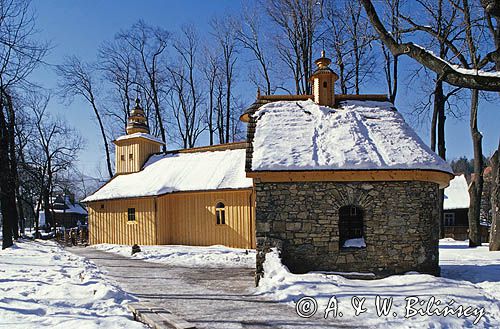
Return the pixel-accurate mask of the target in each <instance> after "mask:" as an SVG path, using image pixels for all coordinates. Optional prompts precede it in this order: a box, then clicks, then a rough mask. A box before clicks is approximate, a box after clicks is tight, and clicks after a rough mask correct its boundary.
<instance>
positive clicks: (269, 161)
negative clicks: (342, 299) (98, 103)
mask: <svg viewBox="0 0 500 329" xmlns="http://www.w3.org/2000/svg"><path fill="white" fill-rule="evenodd" d="M330 62H331V61H330V59H328V58H327V57H325V55H324V53H322V56H321V58H319V59H318V60H316V62H315V63H316V65H317V69H316V71H315V72H314V73H313V75H312V76H311V78H310V79H311V82H312V85H313V93H312V95H257V100H256V101H255V103H254V104H252V105H251V106H250V107H249V109H248V110H247V111H246V112H245V113H244V114H243V115H242V116H241V118H240V119H241V120H242V121H244V122H246V123H247V127H248V130H247V132H248V133H247V141H246V142H242V143H232V144H224V145H216V146H208V147H199V148H194V149H188V150H178V151H169V152H166V153H160V149H161V146H162V142H161V141H160V140H158V139H157V138H155V137H153V136H151V135H150V134H149V129H148V126H147V122H146V121H147V120H146V118H145V115H144V112H143V110H142V109H141V107H140V104H139V102H138V101H137V102H136V105H135V108H134V109H133V110H132V111H131V115H130V118H129V122H128V126H127V135H125V136H122V137H120V138H118V139H117V140H116V141H114V143H115V145H116V152H115V153H116V168H117V173H116V175H115V176H114V177H113V178H112V179H111V180H110V181H109V182H108V183H107V184H105V185H104V186H103V187H102V188H101V189H99V190H98V191H96V192H95V193H94V194H93V195H91V196H89V197H87V198H86V199H85V200H84V202H86V203H87V205H88V211H89V230H90V243H92V244H97V243H117V244H134V243H137V244H187V245H201V246H202V245H214V244H221V245H226V246H230V247H239V248H256V249H257V251H258V253H257V277H259V276H260V275H262V271H263V268H262V264H263V262H264V260H265V254H266V252H268V251H269V249H270V248H272V247H278V248H279V249H280V250H281V256H282V261H283V263H284V264H285V265H287V266H288V267H289V268H290V270H292V271H293V272H306V271H310V270H326V271H343V272H361V273H365V272H366V273H372V274H374V275H376V276H385V275H390V274H392V273H401V272H406V271H412V270H416V271H420V272H424V273H432V274H436V273H439V267H438V239H439V234H438V232H439V206H438V190H439V189H442V188H444V187H446V186H447V185H448V183H449V180H450V179H451V178H452V177H453V175H452V170H451V168H450V167H449V166H448V164H446V162H445V161H443V160H442V159H441V158H440V157H439V156H437V155H436V154H435V153H434V152H432V151H431V150H430V149H429V148H428V147H427V146H426V145H425V144H424V143H423V141H422V140H421V139H420V138H419V137H418V136H417V134H416V133H415V132H414V131H413V130H412V129H411V128H410V127H409V126H408V125H407V124H406V123H405V121H404V119H403V117H402V116H401V114H400V113H399V112H398V111H397V110H396V109H395V107H394V105H393V104H392V103H390V102H389V101H388V100H387V97H386V96H385V95H339V94H335V88H334V85H335V81H336V80H337V79H338V76H337V75H336V74H335V73H334V72H333V71H332V70H331V69H330V68H329V64H330Z"/></svg>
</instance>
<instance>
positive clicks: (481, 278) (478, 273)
mask: <svg viewBox="0 0 500 329" xmlns="http://www.w3.org/2000/svg"><path fill="white" fill-rule="evenodd" d="M441 276H442V277H444V278H449V279H453V280H465V281H469V282H472V283H480V282H500V264H489V265H441Z"/></svg>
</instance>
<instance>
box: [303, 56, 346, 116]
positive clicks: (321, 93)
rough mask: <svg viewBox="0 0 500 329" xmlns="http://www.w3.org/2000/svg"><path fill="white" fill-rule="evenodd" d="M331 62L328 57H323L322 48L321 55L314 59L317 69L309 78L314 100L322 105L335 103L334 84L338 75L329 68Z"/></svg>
mask: <svg viewBox="0 0 500 329" xmlns="http://www.w3.org/2000/svg"><path fill="white" fill-rule="evenodd" d="M331 62H332V60H331V59H330V58H328V57H325V51H324V50H323V51H322V52H321V57H320V58H318V59H317V60H315V61H314V63H315V64H316V66H317V69H316V71H314V73H313V74H312V75H311V77H310V78H309V81H310V82H311V83H312V88H313V96H314V102H315V103H317V104H319V105H323V106H334V104H335V92H334V91H335V90H334V84H335V81H337V80H338V78H339V76H338V75H337V74H336V73H335V72H333V71H332V69H330V67H329V66H330V63H331Z"/></svg>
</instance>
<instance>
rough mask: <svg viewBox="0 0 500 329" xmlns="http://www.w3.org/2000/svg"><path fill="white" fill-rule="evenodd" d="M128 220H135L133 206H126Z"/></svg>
mask: <svg viewBox="0 0 500 329" xmlns="http://www.w3.org/2000/svg"><path fill="white" fill-rule="evenodd" d="M128 221H129V222H135V208H128Z"/></svg>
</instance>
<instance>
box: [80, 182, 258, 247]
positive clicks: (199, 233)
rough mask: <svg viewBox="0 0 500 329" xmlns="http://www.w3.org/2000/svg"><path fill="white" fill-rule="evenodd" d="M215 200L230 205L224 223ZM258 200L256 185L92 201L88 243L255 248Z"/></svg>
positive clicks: (227, 206) (227, 207)
mask: <svg viewBox="0 0 500 329" xmlns="http://www.w3.org/2000/svg"><path fill="white" fill-rule="evenodd" d="M217 202H223V203H224V205H225V206H226V208H225V209H226V214H225V217H226V224H225V225H217V224H216V217H215V205H216V204H217ZM101 204H104V209H102V210H101V209H100V206H101ZM254 204H255V198H254V195H253V193H252V189H248V190H234V191H213V192H183V193H173V194H167V195H163V196H160V197H155V198H153V197H151V198H140V199H123V200H112V201H102V202H92V203H90V204H89V207H88V209H89V231H90V243H91V244H97V243H118V244H133V243H138V244H143V245H152V244H184V245H195V246H209V245H214V244H221V245H225V246H228V247H235V248H247V249H251V248H255V214H254V212H255V207H254ZM134 207H135V208H136V217H137V224H129V223H127V209H128V208H134ZM155 209H156V211H155Z"/></svg>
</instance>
